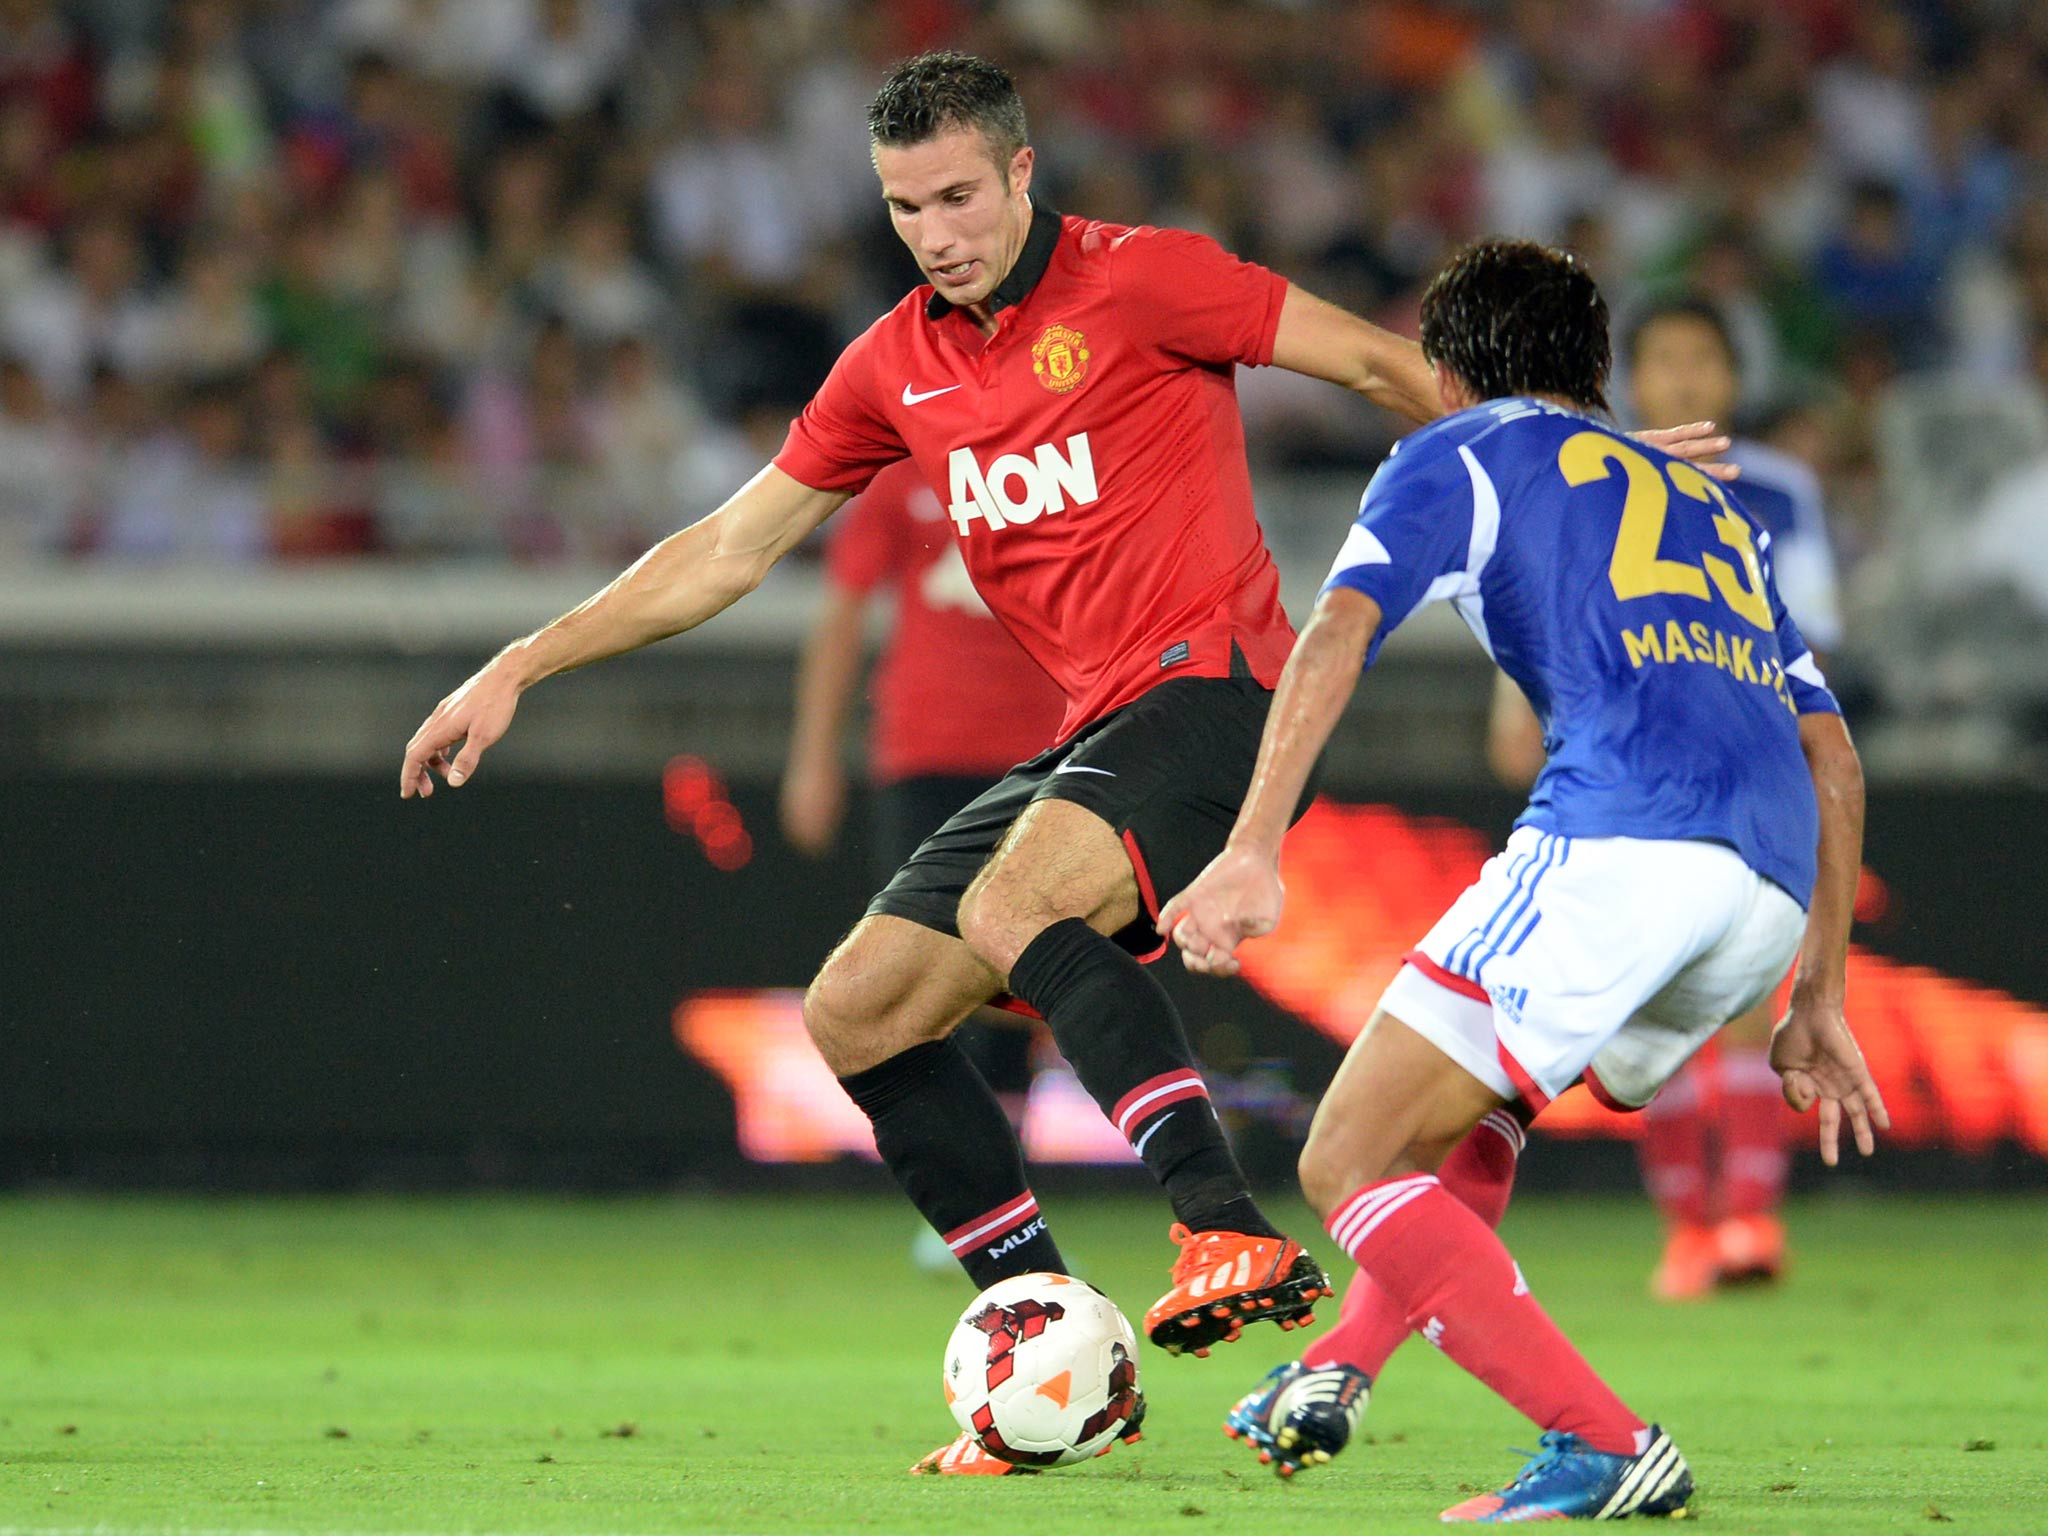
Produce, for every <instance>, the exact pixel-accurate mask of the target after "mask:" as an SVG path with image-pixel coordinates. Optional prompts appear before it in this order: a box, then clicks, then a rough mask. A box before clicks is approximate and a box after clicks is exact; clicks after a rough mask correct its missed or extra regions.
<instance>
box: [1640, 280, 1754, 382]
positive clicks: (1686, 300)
mask: <svg viewBox="0 0 2048 1536" xmlns="http://www.w3.org/2000/svg"><path fill="white" fill-rule="evenodd" d="M1664 320H1692V321H1695V322H1697V323H1698V324H1700V325H1704V326H1705V327H1706V328H1707V329H1708V330H1710V331H1712V332H1713V333H1714V340H1716V341H1717V342H1719V343H1720V344H1721V351H1722V353H1723V354H1724V355H1725V356H1726V357H1727V359H1728V366H1729V367H1731V368H1739V367H1740V366H1741V360H1742V354H1741V353H1739V352H1737V351H1736V350H1735V332H1734V331H1733V330H1732V329H1730V328H1729V325H1728V317H1727V315H1725V314H1724V313H1722V310H1721V306H1720V305H1718V304H1716V303H1715V302H1714V301H1713V300H1712V299H1710V298H1708V297H1707V296H1706V295H1705V294H1703V293H1691V292H1686V293H1670V294H1666V295H1664V296H1663V297H1662V298H1658V299H1652V300H1651V301H1650V302H1649V303H1648V304H1646V305H1644V306H1643V307H1642V308H1641V309H1640V310H1638V311H1637V312H1636V314H1635V316H1634V317H1633V318H1632V319H1630V321H1629V323H1628V329H1627V330H1626V331H1624V332H1623V333H1622V338H1621V355H1622V356H1623V357H1625V358H1627V359H1628V364H1629V366H1630V367H1631V368H1633V367H1634V366H1635V362H1636V356H1637V354H1638V353H1639V352H1640V351H1641V350H1642V345H1643V337H1645V336H1646V335H1648V334H1649V331H1650V327H1651V326H1653V325H1656V324H1658V323H1659V322H1660V321H1664Z"/></svg>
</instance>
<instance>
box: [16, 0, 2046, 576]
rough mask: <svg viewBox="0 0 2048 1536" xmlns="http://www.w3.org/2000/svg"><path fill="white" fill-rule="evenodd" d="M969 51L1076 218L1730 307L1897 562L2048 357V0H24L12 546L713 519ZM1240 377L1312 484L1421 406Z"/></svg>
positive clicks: (1357, 271)
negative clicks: (1455, 260) (1573, 272)
mask: <svg viewBox="0 0 2048 1536" xmlns="http://www.w3.org/2000/svg"><path fill="white" fill-rule="evenodd" d="M1589 37H1597V38H1598V39H1599V41H1600V46H1599V47H1598V48H1589V47H1588V46H1586V39H1587V38H1589ZM933 41H948V42H954V43H965V44H966V45H968V46H978V47H984V48H986V49H988V50H989V51H991V52H994V53H995V54H996V55H997V56H999V57H1001V58H1002V59H1004V60H1005V62H1007V63H1009V64H1010V65H1011V66H1012V68H1013V69H1014V70H1015V72H1016V73H1017V75H1018V77H1019V79H1020V81H1021V83H1022V85H1023V88H1024V91H1025V98H1026V101H1027V104H1028V106H1029V109H1030V113H1031V122H1032V129H1033V138H1034V141H1035V142H1036V143H1037V145H1038V146H1039V149H1040V151H1041V160H1040V163H1039V166H1038V175H1039V182H1038V185H1039V188H1040V190H1041V191H1043V192H1044V193H1045V194H1046V195H1047V196H1048V197H1049V198H1050V199H1051V200H1053V201H1054V202H1056V203H1058V204H1059V205H1060V206H1063V207H1067V208H1070V209H1071V211H1073V212H1077V213H1082V214H1087V215H1091V216H1095V217H1100V218H1108V219H1115V220H1122V221H1127V222H1169V223H1175V224H1183V225H1186V226H1189V227H1193V228H1198V229H1202V230H1205V231H1207V232H1209V233H1211V234H1213V235H1215V236H1216V237H1217V238H1218V239H1221V240H1223V241H1225V242H1226V243H1227V244H1229V245H1231V246H1232V247H1233V248H1235V249H1237V250H1239V251H1241V252H1243V253H1244V254H1245V255H1247V256H1248V257H1251V258H1253V259H1257V260H1263V261H1266V262H1269V263H1271V264H1273V265H1275V266H1276V267H1278V268H1279V269H1280V270H1282V271H1284V272H1285V273H1286V274H1287V275H1288V276H1289V277H1291V278H1294V279H1296V280H1298V281H1300V282H1301V283H1303V284H1304V285H1305V286H1307V287H1309V288H1311V289H1313V290H1315V291H1317V292H1321V293H1325V294H1327V295H1328V296H1330V297H1331V298H1333V299H1336V300H1337V301H1339V302H1342V303H1345V304H1347V305H1349V306H1351V307H1353V308H1356V309H1358V310H1360V311H1362V312H1364V313H1367V314H1370V315H1371V316H1372V317H1373V318H1374V319H1375V320H1378V321H1380V322H1382V323H1384V324H1388V325H1392V326H1395V327H1397V328H1403V327H1405V328H1411V329H1412V326H1413V324H1414V318H1415V314H1414V311H1415V303H1416V300H1417V297H1418V295H1419V292H1420V289H1421V285H1422V284H1423V282H1425V281H1426V280H1427V278H1428V276H1429V275H1430V273H1431V272H1433V271H1434V270H1435V269H1436V268H1437V267H1438V266H1439V265H1440V264H1441V262H1442V260H1443V259H1444V257H1445V255H1446V254H1447V253H1448V251H1449V250H1450V249H1452V248H1453V247H1454V246H1455V245H1457V244H1458V243H1459V242H1462V241H1464V240H1468V239H1471V238H1473V237H1475V236H1477V235H1480V234H1483V233H1488V232H1491V231H1493V230H1497V229H1500V230H1510V231H1515V232H1520V233H1527V234H1533V235H1537V236H1539V237H1542V238H1545V239H1551V240H1564V241H1568V242H1570V243H1571V244H1572V245H1573V246H1575V247H1576V248H1578V249H1579V250H1581V251H1582V252H1583V253H1584V254H1585V255H1586V256H1587V258H1588V260H1589V261H1590V262H1591V263H1592V264H1593V266H1594V269H1595V270H1596V271H1597V272H1598V273H1599V275H1600V278H1601V281H1602V284H1603V286H1604V287H1605V289H1606V291H1607V293H1608V296H1609V299H1610V303H1611V305H1612V306H1613V307H1614V309H1615V312H1616V314H1617V315H1618V316H1621V317H1623V318H1624V319H1625V318H1626V316H1627V315H1628V313H1630V312H1631V311H1633V310H1634V309H1635V308H1637V307H1638V306H1639V305H1640V304H1641V303H1642V302H1644V301H1645V300H1646V299H1648V298H1650V297H1653V296H1656V295H1658V294H1661V293H1663V292H1666V291H1668V290H1669V289H1671V288H1673V287H1677V286H1686V287H1694V288H1698V289H1700V290H1702V291H1704V292H1705V293H1707V294H1708V295H1709V296H1710V297H1711V298H1712V299H1713V300H1714V301H1715V302H1716V304H1717V306H1718V307H1719V308H1720V310H1721V311H1722V312H1723V313H1724V314H1725V315H1726V317H1727V319H1728V325H1729V329H1730V332H1731V334H1732V336H1733V338H1734V341H1735V345H1736V350H1737V353H1738V355H1739V357H1740V361H1741V373H1742V380H1743V384H1744V390H1745V394H1746V396H1748V397H1749V398H1752V399H1755V400H1757V401H1758V402H1759V403H1760V404H1761V405H1762V406H1763V407H1764V408H1765V414H1766V415H1767V416H1768V417H1769V418H1770V419H1772V420H1774V421H1775V422H1776V423H1777V427H1776V430H1777V431H1779V432H1781V433H1784V434H1788V435H1790V436H1791V437H1793V438H1796V439H1798V440H1799V442H1800V445H1801V451H1802V453H1804V454H1806V455H1808V456H1810V457H1813V458H1814V459H1815V461H1816V462H1817V463H1819V464H1820V465H1821V466H1822V468H1823V473H1824V477H1825V479H1826V481H1827V484H1826V492H1827V496H1828V499H1829V504H1830V506H1831V507H1832V508H1833V509H1834V511H1835V514H1836V517H1837V525H1836V531H1837V533H1838V535H1839V537H1840V542H1841V545H1842V549H1843V552H1844V555H1845V557H1846V558H1847V559H1848V560H1849V561H1850V563H1852V564H1855V565H1857V566H1858V568H1859V569H1862V570H1866V571H1878V570H1880V569H1890V570H1893V571H1897V570H1900V569H1908V570H1910V569H1911V567H1912V562H1910V561H1904V560H1899V559H1890V560H1888V559H1886V558H1884V557H1886V556H1888V555H1895V554H1897V553H1898V551H1897V550H1896V549H1895V548H1888V541H1893V540H1896V539H1897V538H1898V537H1899V536H1900V530H1901V529H1902V528H1906V527H1910V526H1913V524H1912V522H1911V519H1910V517H1902V516H1901V515H1899V514H1898V509H1896V508H1892V507H1890V506H1888V505H1887V504H1886V501H1885V496H1886V490H1885V486H1886V483H1887V482H1886V481H1885V478H1884V477H1883V476H1882V475H1881V474H1880V473H1879V467H1878V466H1879V460H1880V458H1881V457H1882V455H1881V454H1880V452H1879V449H1880V448H1882V447H1884V446H1885V445H1884V442H1883V435H1882V433H1881V431H1880V429H1879V426H1878V422H1879V421H1880V419H1881V416H1882V412H1883V410H1884V408H1885V402H1886V401H1887V400H1890V399H1894V398H1895V397H1896V396H1897V395H1898V393H1899V392H1900V391H1902V390H1909V389H1917V388H1919V387H1920V386H1921V385H1922V384H1923V383H1924V382H1926V381H1927V380H1929V379H1934V378H1940V377H1945V376H1948V375H1958V376H1961V377H1962V378H1964V379H1967V380H1970V381H1972V383H1973V384H1974V385H1976V386H1979V387H1984V388H1990V389H1994V390H1996V389H2017V388H2023V389H2025V390H2028V391H2031V390H2033V389H2034V388H2036V387H2037V386H2036V385H2035V384H2033V383H2031V382H2028V381H2029V380H2031V379H2032V378H2033V376H2034V373H2035V371H2036V366H2037V354H2038V349H2037V348H2035V347H2034V346H2032V345H2030V338H2032V337H2033V336H2034V335H2035V334H2036V329H2037V327H2039V326H2041V325H2042V324H2044V323H2048V91H2043V90H2042V89H2041V85H2042V82H2043V80H2044V79H2048V21H2044V20H2043V19H2042V12H2041V7H2039V6H2038V5H2036V6H2028V5H2024V4H2015V3H2011V0H2005V3H1980V4H1971V5H1961V6H1931V5H1927V4H1925V3H1922V0H1876V3H1872V4H1867V5H1847V4H1842V3H1840V0H1814V3H1798V4H1791V5H1786V4H1771V3H1768V0H1583V3H1582V4H1579V5H1576V6H1566V5H1562V4H1559V3H1557V0H1496V3H1491V4H1487V5H1451V4H1448V3H1432V0H1287V3H1285V4H1273V3H1270V0H1268V3H1258V0H1213V3H1210V4H1205V5H1201V6H1187V5H1169V4H1152V5H1143V6H1110V5H1088V4H1068V3H1064V0H1062V3H1057V4H1012V3H1003V4H992V5H980V6H966V5H939V6H931V5H903V4H899V3H896V0H721V3H720V4H717V5H690V6H680V5H657V4H653V3H651V0H264V3H261V4H258V3H255V0H163V3H159V4H144V3H140V0H74V3H69V4H57V3H55V0H0V355H4V356H7V357H11V358H13V359H15V360H16V361H15V362H14V363H13V364H12V365H11V366H12V372H11V373H9V374H8V375H6V376H5V377H4V378H0V447H6V448H8V449H10V450H11V451H10V453H9V455H8V459H9V462H8V463H7V464H5V465H0V481H4V489H0V499H4V504H5V506H6V507H7V509H8V510H7V511H6V512H5V514H4V517H5V525H6V527H7V528H8V529H9V530H11V531H10V532H8V533H7V534H6V535H5V543H6V546H7V547H8V548H17V549H18V548H23V547H36V548H48V547H52V546H55V547H60V548H64V549H70V550H75V551H78V552H80V553H87V554H90V553H93V552H98V551H105V552H108V553H112V552H117V551H119V552H128V553H132V554H142V553H150V554H170V553H178V554H192V555H203V554H204V553H205V552H207V551H214V552H216V553H217V554H218V555H219V556H220V557H222V558H233V559H247V558H257V557H265V556H267V557H306V556H311V555H314V554H322V555H342V554H348V555H358V554H369V555H383V556H386V557H414V556H420V557H426V556H461V557H474V558H481V559H488V558H500V559H503V558H518V559H526V560H536V559H557V558H568V557H583V556H588V557H589V558H593V559H597V558H607V559H608V558H610V557H611V556H612V555H613V554H615V553H618V552H620V551H625V550H630V549H632V548H634V547H637V545H638V544H639V543H641V542H644V540H645V539H646V538H648V537H651V536H653V535H654V534H657V533H659V532H661V531H664V530H666V529H668V528H670V527H673V526H675V525H676V524H677V523H679V522H682V521H685V520H687V519H689V518H692V517H695V516H698V515H701V513H702V512H703V511H705V510H707V509H708V508H709V507H710V506H712V505H715V504H716V502H717V501H718V500H719V499H720V498H721V497H722V496H723V495H724V494H725V493H727V492H728V491H730V489H731V488H732V487H733V486H734V485H735V484H737V483H738V482H739V481H741V480H742V479H744V477H745V476H746V475H747V474H748V473H750V472H751V471H752V469H753V468H755V467H756V465H757V462H758V458H759V456H760V454H761V453H762V452H763V451H764V450H767V451H772V449H773V447H774V446H775V442H776V441H777V440H779V436H780V432H781V430H782V428H783V426H784V425H785V424H786V421H787V417H788V414H789V413H790V411H791V410H793V409H795V408H797V407H798V406H800V404H801V402H802V401H803V400H804V398H805V397H806V396H807V395H808V394H809V392H810V391H811V390H812V389H813V388H814V387H815V386H816V384H817V382H818V380H819V379H820V378H821V377H822V375H823V373H824V371H825V370H826V368H828V367H829V366H830V364H831V362H832V360H833V358H834V357H835V356H836V355H837V352H838V350H839V348H840V347H841V346H843V345H844V343H845V341H846V340H847V339H848V337H850V336H851V335H852V334H854V333H856V332H857V331H859V330H860V329H861V328H863V327H864V326H865V325H866V324H867V323H868V322H869V320H871V319H872V317H873V316H874V314H875V313H877V312H878V311H879V310H880V309H881V308H883V307H884V306H886V305H888V304H890V303H893V302H894V301H895V299H896V298H897V297H898V296H900V295H901V294H902V292H903V291H904V289H905V288H906V287H907V286H908V285H909V284H910V283H911V282H912V281H913V280H914V273H913V271H912V269H911V266H910V264H909V262H908V260H907V258H906V257H905V256H904V254H903V251H902V249H901V247H900V245H899V244H898V243H897V242H896V241H895V239H894V237H893V234H892V232H891V231H890V229H889V226H888V223H887V220H886V217H885V215H884V214H883V211H882V209H881V207H880V200H879V198H878V197H877V195H876V188H875V185H874V181H873V177H872V173H871V171H870V169H869V166H868V161H867V149H868V146H867V141H866V137H865V135H864V133H863V132H862V113H863V111H864V108H865V106H866V104H867V99H868V95H869V92H870V91H871V90H872V88H873V85H874V82H875V80H876V78H877V77H878V76H879V74H880V73H881V71H882V70H883V68H884V67H885V66H886V64H887V62H888V61H889V60H890V59H891V58H894V57H896V56H898V55H900V54H901V53H902V52H904V51H905V50H907V49H912V48H916V47H922V46H926V45H928V44H929V43H931V42H933ZM30 375H33V377H32V378H31V377H30ZM228 378H234V379H241V380H246V381H247V382H246V384H236V385H233V386H226V385H223V384H222V383H221V382H220V381H221V380H223V379H228ZM1241 387H1242V389H1243V391H1244V396H1245V406H1246V412H1247V420H1248V422H1250V423H1251V425H1252V428H1253V431H1252V436H1251V442H1250V444H1249V446H1250V449H1251V451H1252V452H1253V453H1254V454H1255V455H1257V456H1259V457H1260V458H1261V459H1262V460H1264V461H1265V462H1268V463H1280V464H1313V465H1320V466H1330V467H1335V468H1339V469H1342V470H1349V471H1355V472H1357V473H1360V474H1362V473H1364V472H1365V471H1366V470H1367V469H1368V468H1369V466H1370V464H1371V463H1372V461H1373V460H1374V459H1375V458H1376V457H1377V456H1378V455H1379V454H1380V453H1382V452H1383V451H1384V448H1385V446H1386V443H1387V440H1388V438H1389V436H1390V435H1391V433H1392V432H1393V431H1394V430H1395V427H1394V424H1393V423H1392V422H1390V421H1389V420H1387V419H1385V418H1384V417H1383V416H1382V415H1381V414H1380V413H1377V412H1374V411H1372V410H1370V409H1368V408H1361V407H1360V406H1359V405H1358V403H1357V402H1356V401H1355V400H1353V399H1351V398H1350V397H1348V396H1344V395H1342V394H1340V393H1338V392H1334V391H1330V390H1328V389H1324V388H1321V387H1317V386H1312V385H1311V386H1306V387H1301V386H1300V385H1299V381H1295V382H1294V383H1292V384H1290V382H1289V381H1288V379H1287V378H1286V377H1285V376H1284V375H1282V374H1279V373H1277V372H1272V371H1262V372H1255V373H1252V374H1248V375H1246V376H1245V378H1244V379H1243V380H1242V381H1241ZM2028 398H2029V399H2031V398H2033V397H2032V395H2031V394H2029V395H2028ZM245 414H246V416H247V417H248V422H243V421H241V420H240V419H239V418H240V417H241V416H243V415H245ZM250 423H253V427H251V426H250ZM230 439H233V440H236V441H237V443H238V446H237V447H236V450H235V452H234V453H232V454H229V455H227V456H226V457H225V458H224V457H223V456H222V451H221V449H222V444H223V443H224V442H226V441H228V440H230ZM756 439H758V441H757V440H756ZM52 445H55V446H54V447H53V446H52ZM52 463H68V464H69V465H70V466H71V469H70V474H71V489H70V493H69V495H68V496H60V495H55V493H54V491H53V489H52V484H51V480H50V475H49V470H48V466H49V465H51V464H52ZM158 487H163V488H166V489H165V495H166V496H168V497H170V498H171V499H170V500H168V501H165V502H163V503H162V504H161V505H158V506H155V507H152V506H151V505H150V503H149V498H150V497H152V496H154V495H156V488H158ZM216 492H217V493H218V494H219V495H220V496H221V497H223V498H224V500H223V505H222V508H221V510H220V512H219V515H218V516H217V517H216V516H209V515H203V514H202V512H201V510H200V509H199V508H198V507H197V504H196V499H197V498H202V497H204V496H206V495H210V494H214V493H216ZM53 498H54V499H53ZM2028 505H2031V503H2029V504H2028ZM1281 515H1285V514H1281ZM1887 591H1889V589H1887ZM1886 600H1890V598H1889V596H1888V597H1887V599H1886Z"/></svg>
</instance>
